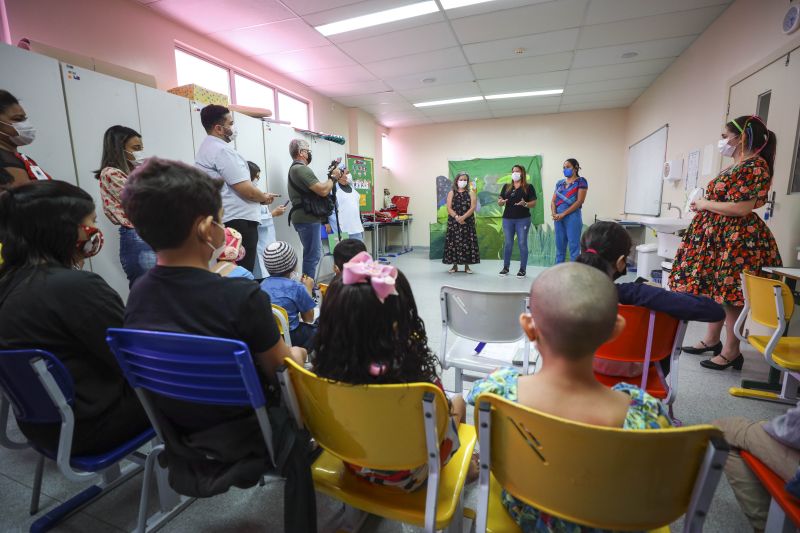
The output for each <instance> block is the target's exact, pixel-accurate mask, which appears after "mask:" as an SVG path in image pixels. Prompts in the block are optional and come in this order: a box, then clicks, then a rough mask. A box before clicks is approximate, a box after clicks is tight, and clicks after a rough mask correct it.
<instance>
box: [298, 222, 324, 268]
mask: <svg viewBox="0 0 800 533" xmlns="http://www.w3.org/2000/svg"><path fill="white" fill-rule="evenodd" d="M320 227H321V224H320V223H319V222H308V223H303V224H294V229H295V231H296V232H297V235H298V237H300V242H301V243H302V244H303V274H305V275H306V276H309V277H311V278H313V277H314V276H316V275H317V265H318V264H319V260H320V259H321V258H322V239H320Z"/></svg>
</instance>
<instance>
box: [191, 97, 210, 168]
mask: <svg viewBox="0 0 800 533" xmlns="http://www.w3.org/2000/svg"><path fill="white" fill-rule="evenodd" d="M203 107H205V105H204V104H201V103H199V102H194V101H192V102H191V114H192V142H193V144H194V155H197V151H198V150H199V149H200V145H201V144H202V143H203V139H205V138H206V136H207V135H208V134H207V133H206V130H205V128H204V127H203V123H202V122H201V120H200V111H201V110H202V109H203ZM192 162H194V157H193V158H192Z"/></svg>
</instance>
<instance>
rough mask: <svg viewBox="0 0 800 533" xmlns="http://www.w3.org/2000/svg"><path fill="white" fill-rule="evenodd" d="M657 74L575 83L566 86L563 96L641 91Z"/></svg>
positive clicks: (648, 85)
mask: <svg viewBox="0 0 800 533" xmlns="http://www.w3.org/2000/svg"><path fill="white" fill-rule="evenodd" d="M657 77H658V74H651V75H649V76H637V77H635V78H616V79H613V80H603V81H592V82H589V83H575V84H572V83H571V84H569V85H567V88H566V89H565V90H564V94H588V93H596V92H603V91H618V90H621V89H642V88H647V87H650V85H651V84H652V83H653V81H655V79H656V78H657Z"/></svg>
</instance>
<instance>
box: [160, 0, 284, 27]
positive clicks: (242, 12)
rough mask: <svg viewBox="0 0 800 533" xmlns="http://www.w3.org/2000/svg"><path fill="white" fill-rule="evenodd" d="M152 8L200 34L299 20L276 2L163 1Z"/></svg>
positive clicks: (267, 0) (244, 0)
mask: <svg viewBox="0 0 800 533" xmlns="http://www.w3.org/2000/svg"><path fill="white" fill-rule="evenodd" d="M149 7H150V8H151V9H153V10H154V11H157V12H159V13H161V14H163V15H166V16H168V17H170V18H172V19H175V20H178V21H180V22H181V23H183V24H185V25H187V26H189V27H190V28H192V29H194V30H196V31H199V32H200V33H215V32H220V31H227V30H232V29H236V28H244V27H249V26H256V25H258V24H266V23H269V22H277V21H279V20H288V19H292V18H296V17H295V15H294V14H293V13H292V12H291V11H290V10H288V9H286V8H285V7H283V6H282V5H281V3H280V2H278V1H276V0H226V1H224V2H222V1H220V0H161V1H160V2H157V3H154V4H151V5H150V6H149Z"/></svg>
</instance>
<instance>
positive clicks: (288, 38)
mask: <svg viewBox="0 0 800 533" xmlns="http://www.w3.org/2000/svg"><path fill="white" fill-rule="evenodd" d="M213 36H214V38H215V39H217V40H219V41H222V42H223V43H225V44H228V45H230V46H232V47H234V48H236V49H238V50H240V51H241V52H242V53H244V54H245V55H248V56H254V55H262V54H272V53H277V52H286V51H289V50H300V49H303V48H314V47H317V46H325V45H327V44H330V43H328V41H327V39H325V37H323V36H322V35H321V34H320V33H319V32H318V31H316V30H314V29H313V28H310V27H308V25H307V24H306V23H305V22H303V21H302V20H301V19H291V20H285V21H282V22H273V23H272V24H262V25H261V26H254V27H252V28H242V29H238V30H231V31H226V32H221V33H215V34H213Z"/></svg>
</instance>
